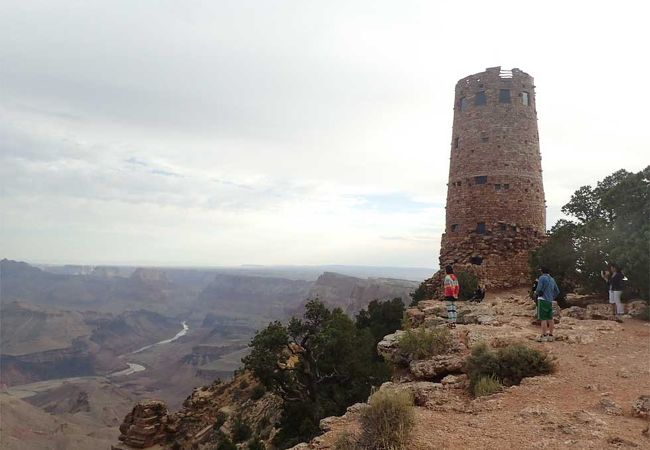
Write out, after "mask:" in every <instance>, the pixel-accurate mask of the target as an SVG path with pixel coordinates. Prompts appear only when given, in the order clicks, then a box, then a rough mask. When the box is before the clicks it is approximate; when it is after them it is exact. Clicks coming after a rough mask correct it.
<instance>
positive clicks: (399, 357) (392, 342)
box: [377, 330, 408, 364]
mask: <svg viewBox="0 0 650 450" xmlns="http://www.w3.org/2000/svg"><path fill="white" fill-rule="evenodd" d="M404 333H405V331H403V330H397V331H396V332H395V333H393V334H388V335H386V336H384V338H383V339H382V340H381V341H379V343H378V344H377V352H378V353H379V354H380V355H381V356H382V357H383V358H384V359H385V360H386V361H389V362H392V363H394V364H407V363H408V355H404V354H402V353H401V352H400V349H399V340H400V338H401V337H402V335H403V334H404Z"/></svg>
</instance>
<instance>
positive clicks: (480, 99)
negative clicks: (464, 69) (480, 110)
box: [474, 91, 487, 106]
mask: <svg viewBox="0 0 650 450" xmlns="http://www.w3.org/2000/svg"><path fill="white" fill-rule="evenodd" d="M485 104H487V98H486V97H485V91H478V92H477V93H476V95H475V96H474V106H483V105H485Z"/></svg>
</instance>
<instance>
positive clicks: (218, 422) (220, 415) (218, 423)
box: [214, 411, 228, 429]
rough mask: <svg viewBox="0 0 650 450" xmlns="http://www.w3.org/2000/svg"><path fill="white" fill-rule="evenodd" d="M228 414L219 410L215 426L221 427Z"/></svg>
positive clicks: (216, 427)
mask: <svg viewBox="0 0 650 450" xmlns="http://www.w3.org/2000/svg"><path fill="white" fill-rule="evenodd" d="M227 418H228V416H227V415H226V413H225V412H223V411H217V417H216V418H215V419H214V428H215V429H219V428H221V426H222V425H223V424H224V423H226V419H227Z"/></svg>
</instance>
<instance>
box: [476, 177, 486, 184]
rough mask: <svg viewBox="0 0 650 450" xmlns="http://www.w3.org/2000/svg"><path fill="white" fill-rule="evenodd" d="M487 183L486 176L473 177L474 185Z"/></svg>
mask: <svg viewBox="0 0 650 450" xmlns="http://www.w3.org/2000/svg"><path fill="white" fill-rule="evenodd" d="M485 183H487V176H486V175H481V176H478V177H474V184H485Z"/></svg>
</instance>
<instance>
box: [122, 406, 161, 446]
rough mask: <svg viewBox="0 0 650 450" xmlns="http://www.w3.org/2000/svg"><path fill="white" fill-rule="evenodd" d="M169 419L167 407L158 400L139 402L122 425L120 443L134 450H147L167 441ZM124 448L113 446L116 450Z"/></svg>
mask: <svg viewBox="0 0 650 450" xmlns="http://www.w3.org/2000/svg"><path fill="white" fill-rule="evenodd" d="M169 421H170V419H169V414H168V412H167V406H166V405H165V404H164V403H163V402H160V401H157V400H145V401H141V402H139V403H138V404H137V405H136V406H135V407H134V408H133V411H131V412H130V413H129V414H127V416H126V417H125V418H124V422H123V423H122V425H120V432H121V433H122V434H121V435H120V441H122V442H123V443H124V444H125V445H127V446H129V447H134V448H147V447H152V446H154V445H156V444H159V443H161V442H163V441H164V440H165V439H166V436H167V433H168V430H167V429H166V427H167V424H168V422H169ZM123 448H124V447H121V446H113V449H114V450H122V449H123ZM127 448H128V447H127Z"/></svg>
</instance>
